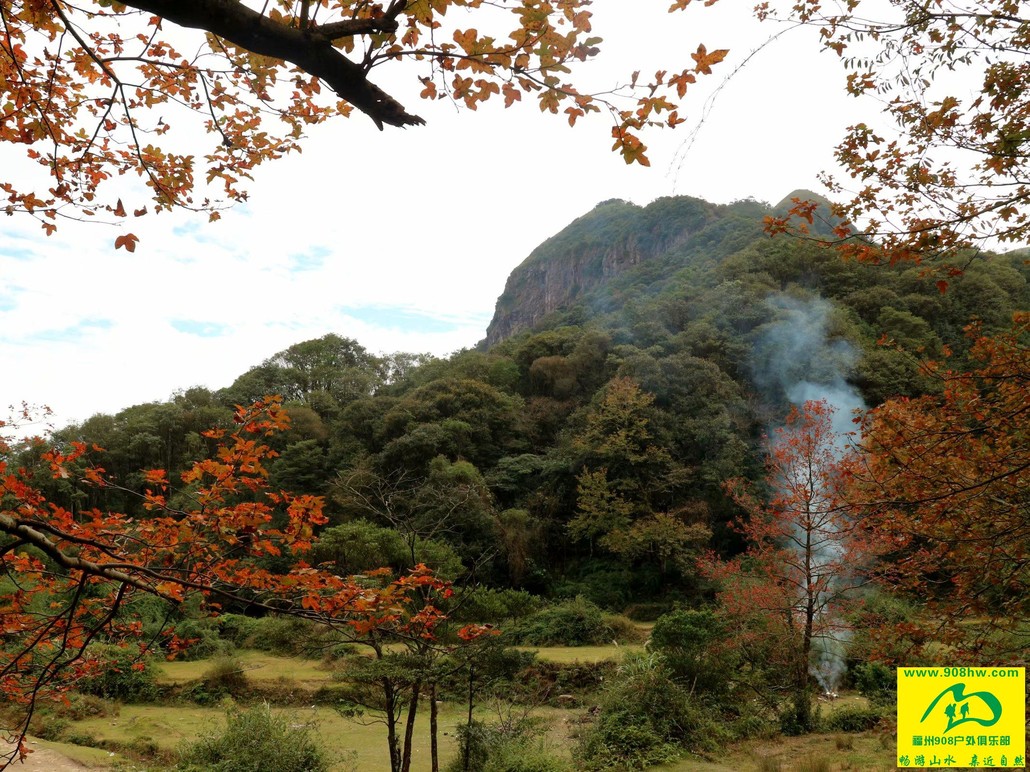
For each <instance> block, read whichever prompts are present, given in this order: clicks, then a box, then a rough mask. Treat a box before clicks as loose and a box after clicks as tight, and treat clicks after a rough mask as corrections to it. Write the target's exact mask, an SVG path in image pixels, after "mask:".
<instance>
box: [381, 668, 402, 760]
mask: <svg viewBox="0 0 1030 772" xmlns="http://www.w3.org/2000/svg"><path fill="white" fill-rule="evenodd" d="M382 683H383V699H384V701H385V704H386V741H387V742H388V743H389V745H390V772H401V748H400V744H399V743H398V740H397V693H396V692H395V691H394V688H393V682H392V681H391V680H390V679H389V678H384V679H383V681H382Z"/></svg>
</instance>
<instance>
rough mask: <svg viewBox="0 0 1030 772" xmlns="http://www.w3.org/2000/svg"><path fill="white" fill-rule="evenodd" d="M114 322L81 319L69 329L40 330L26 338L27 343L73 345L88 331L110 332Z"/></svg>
mask: <svg viewBox="0 0 1030 772" xmlns="http://www.w3.org/2000/svg"><path fill="white" fill-rule="evenodd" d="M112 327H114V322H112V321H111V320H110V319H83V320H82V321H81V322H79V323H78V324H74V325H72V326H71V327H61V328H58V329H55V330H41V331H40V332H37V333H33V334H32V335H29V336H28V338H26V342H27V343H32V342H36V343H74V342H76V341H79V340H82V339H83V338H84V337H85V335H86V333H87V332H89V331H90V330H110V329H111V328H112Z"/></svg>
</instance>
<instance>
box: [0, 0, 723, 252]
mask: <svg viewBox="0 0 1030 772" xmlns="http://www.w3.org/2000/svg"><path fill="white" fill-rule="evenodd" d="M589 5H590V3H589V2H588V0H562V1H561V2H558V3H553V2H549V1H548V0H524V1H523V2H519V3H514V4H507V3H505V4H501V3H491V2H484V0H418V1H417V2H408V1H407V0H389V2H385V1H383V2H366V1H365V0H345V1H344V2H330V0H275V2H270V3H264V4H261V3H246V2H242V1H240V0H230V1H222V0H134V1H133V2H128V3H120V2H110V1H109V0H89V1H88V2H86V3H81V4H77V5H76V4H71V3H67V2H63V0H54V1H53V2H39V1H37V0H2V2H0V84H2V87H0V88H2V90H0V95H2V97H3V99H2V100H0V141H2V142H7V143H13V144H16V145H21V146H23V147H24V148H25V153H26V155H27V156H28V158H29V159H30V160H32V161H34V162H36V163H38V164H39V165H41V166H42V167H43V168H44V169H45V170H46V173H47V174H48V175H49V177H50V186H49V187H48V189H46V190H32V189H29V188H27V187H26V186H25V183H24V182H19V181H17V180H15V179H0V190H2V191H3V193H4V195H5V197H6V199H7V204H6V206H5V207H4V210H5V211H6V212H7V213H8V214H11V213H14V212H26V213H29V214H30V215H32V216H34V217H36V218H37V219H38V220H39V221H40V222H41V224H42V226H43V228H44V229H45V230H46V231H47V233H52V232H53V230H54V228H55V227H56V222H57V220H58V218H59V217H62V216H71V217H83V216H87V217H92V216H103V217H106V218H108V219H113V220H116V221H117V220H121V219H123V218H127V217H130V215H131V216H133V217H140V216H143V215H145V214H147V212H148V211H160V210H164V209H169V208H171V207H176V206H178V207H187V208H192V209H200V210H205V211H208V212H209V213H210V216H211V218H212V219H215V218H217V217H218V208H219V207H220V206H221V205H222V204H223V203H225V202H230V203H231V202H234V201H240V200H243V199H245V198H246V196H247V190H246V182H247V181H248V180H249V179H250V178H251V175H252V174H253V171H254V169H255V168H256V167H257V166H259V165H260V164H262V163H264V162H266V161H270V160H275V159H277V158H281V157H282V156H284V155H285V154H287V153H290V152H294V151H299V150H300V148H301V142H302V138H303V136H304V132H305V131H306V130H307V129H308V128H309V127H311V126H314V125H316V124H320V123H323V122H325V121H327V120H330V119H332V118H336V117H340V116H347V115H349V114H351V112H352V111H354V110H357V111H359V112H361V113H364V114H365V115H367V116H368V117H369V118H370V119H371V120H372V121H373V122H375V124H376V125H377V126H378V127H379V128H380V129H382V128H383V127H384V126H396V127H405V126H417V125H419V124H422V123H424V122H425V121H424V120H423V118H421V117H420V116H418V115H416V114H414V113H411V112H409V111H408V108H407V107H406V106H405V105H403V104H401V102H400V101H398V99H396V98H394V97H393V96H391V95H390V94H388V93H386V92H385V91H384V90H383V89H381V88H380V87H379V86H377V85H376V84H375V83H374V82H373V79H374V77H375V74H376V73H377V72H378V71H379V70H380V68H384V69H387V70H395V69H396V70H399V71H401V72H408V73H410V77H411V79H412V80H413V81H415V82H416V83H421V92H420V96H421V97H422V98H423V99H428V100H436V99H445V100H450V101H451V102H453V103H454V104H455V105H460V106H463V107H466V108H468V109H470V110H475V109H476V108H477V107H478V106H479V105H481V104H483V103H484V102H487V101H489V100H490V99H492V98H497V99H500V100H503V102H504V105H505V106H506V107H510V106H512V105H514V104H515V103H516V102H520V101H523V99H527V100H529V99H532V100H533V101H535V102H536V104H537V105H538V107H539V109H540V110H542V111H544V112H549V113H553V114H556V115H561V116H563V117H564V118H565V119H566V120H567V121H568V122H569V124H575V123H576V122H577V121H578V120H579V119H580V118H583V117H584V116H586V115H587V114H589V113H603V114H605V115H607V116H608V118H609V120H610V122H611V132H612V136H613V138H614V149H615V150H616V151H618V152H619V153H621V154H622V156H623V157H624V158H625V160H626V162H627V163H640V164H644V165H646V164H647V163H648V159H647V155H646V146H645V145H644V143H643V141H642V139H641V132H642V131H643V130H645V129H647V128H649V127H660V126H666V127H672V126H676V125H677V124H679V123H681V122H682V121H683V118H682V117H681V116H680V114H679V106H678V102H679V100H681V99H682V98H683V97H684V95H685V94H686V91H687V89H688V87H689V86H690V84H692V83H694V82H695V80H696V79H697V77H698V76H700V75H707V74H710V73H711V72H712V67H713V66H714V65H716V64H718V63H719V62H720V61H721V60H722V59H723V58H724V57H725V56H726V53H727V51H726V50H725V49H721V50H712V51H709V50H708V49H707V48H706V47H705V46H704V45H701V46H699V47H698V48H697V50H696V52H694V53H693V54H691V56H692V61H691V63H690V64H689V65H688V66H686V67H685V68H682V67H681V69H679V70H676V69H669V70H662V71H659V72H657V73H655V74H654V75H653V77H647V76H641V75H640V73H635V74H633V75H632V76H631V77H628V85H626V86H622V87H619V89H618V90H612V91H609V92H605V93H590V92H588V91H587V90H585V89H580V88H578V87H577V85H576V83H575V81H574V77H573V73H574V68H575V66H576V65H577V64H579V63H582V62H585V61H587V60H589V59H591V58H593V57H595V56H597V55H598V53H599V52H600V45H601V43H602V39H601V37H599V36H598V35H597V34H596V32H595V31H594V30H593V28H592V24H591V12H590V10H589V8H588V6H589ZM685 5H686V3H678V4H677V6H675V7H674V8H673V9H670V10H675V9H676V7H683V6H685ZM684 56H685V55H684ZM204 134H206V135H207V136H208V142H207V143H206V145H205V144H203V143H202V141H201V140H200V137H202V136H203V135H204ZM198 142H199V143H200V144H198ZM126 174H129V175H132V176H137V177H139V178H141V179H142V181H143V182H144V183H145V185H146V186H147V187H148V188H149V193H150V201H149V203H144V202H140V203H139V205H138V206H135V205H134V206H128V207H127V206H125V205H123V203H122V201H121V200H120V199H118V200H114V199H115V197H114V196H111V197H110V198H108V197H107V196H105V194H104V190H105V189H106V188H107V187H109V185H108V184H107V183H109V182H110V181H111V180H113V179H116V178H118V177H120V176H122V175H126ZM202 181H205V182H206V183H208V184H213V186H214V187H213V191H214V192H213V193H212V194H211V195H210V196H209V195H207V194H199V193H198V192H197V189H198V188H199V187H201V186H202ZM126 239H127V237H125V236H122V237H120V240H119V243H118V244H117V245H116V246H117V247H125V248H126V249H128V250H129V251H132V249H133V247H134V246H135V238H132V239H131V240H126Z"/></svg>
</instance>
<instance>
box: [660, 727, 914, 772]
mask: <svg viewBox="0 0 1030 772" xmlns="http://www.w3.org/2000/svg"><path fill="white" fill-rule="evenodd" d="M849 737H851V738H853V741H854V742H853V748H852V749H850V750H838V749H837V735H825V734H815V735H807V736H804V737H780V738H777V739H776V740H765V741H761V742H751V743H741V744H739V745H736V746H733V747H731V748H728V749H727V750H726V753H725V754H724V756H723V757H722V758H719V759H712V760H707V759H697V758H683V759H680V760H679V761H677V762H675V763H673V764H666V765H664V766H661V767H654V770H655V772H765V771H766V770H775V769H779V770H783V772H787V771H788V770H793V771H794V772H800V771H801V770H806V769H818V768H819V766H818V762H825V763H826V764H828V766H829V768H830V769H831V770H835V771H836V770H841V771H843V770H855V772H859V770H860V771H861V772H886V771H887V770H894V769H895V768H896V767H895V758H894V740H893V738H891V739H890V742H889V743H887V744H886V747H885V744H884V741H883V740H881V737H880V735H879V734H877V733H875V732H866V733H864V734H856V735H849Z"/></svg>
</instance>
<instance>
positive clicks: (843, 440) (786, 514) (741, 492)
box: [705, 401, 865, 731]
mask: <svg viewBox="0 0 1030 772" xmlns="http://www.w3.org/2000/svg"><path fill="white" fill-rule="evenodd" d="M833 410H834V409H833V408H832V407H831V406H829V405H828V404H827V403H825V402H817V401H813V402H806V403H805V404H804V405H803V406H802V407H800V408H799V407H794V408H792V409H791V412H790V414H789V415H788V417H787V419H786V422H785V424H784V426H783V427H781V428H780V429H779V430H777V431H776V433H775V436H774V437H773V438H771V440H770V442H769V450H768V455H767V461H766V478H765V481H766V484H767V485H768V487H769V489H770V493H769V495H768V496H767V497H760V496H756V495H754V494H753V493H752V492H751V491H749V490H748V489H747V487H746V486H745V485H744V484H743V482H741V481H739V480H733V481H730V482H728V483H727V489H728V492H729V493H730V495H732V496H733V498H734V500H735V501H736V502H737V504H738V505H739V506H740V507H741V508H742V509H743V510H744V513H745V515H744V516H743V517H742V518H741V519H739V520H738V521H737V522H736V527H737V529H738V530H739V531H740V533H741V534H742V535H743V536H744V537H745V538H746V539H747V543H748V548H747V550H746V552H745V553H744V554H742V555H740V556H739V557H737V558H735V559H733V560H729V561H721V560H715V559H710V560H709V561H708V562H707V564H706V566H705V568H706V571H707V573H708V574H709V576H711V577H712V578H714V579H717V580H719V581H720V582H721V583H722V584H723V587H724V590H723V592H722V593H721V594H720V602H721V605H722V608H723V612H724V614H725V617H726V619H727V620H728V624H729V625H730V629H731V630H732V631H733V635H734V636H735V638H736V639H737V640H738V641H739V643H740V648H741V650H742V651H743V652H745V653H748V652H749V653H750V655H751V656H757V657H758V658H759V659H760V660H761V666H763V667H768V666H770V665H773V666H774V667H776V666H778V667H779V668H780V669H781V672H782V673H783V674H785V676H784V677H785V680H786V684H787V687H786V688H788V689H789V691H790V694H791V701H792V703H793V705H792V715H791V716H790V719H789V720H788V721H787V722H786V725H789V726H790V727H791V728H792V729H793V730H795V731H807V730H809V729H811V728H812V726H813V716H812V713H811V693H810V687H809V685H810V682H811V677H810V673H812V672H816V673H818V671H819V662H818V661H817V660H818V657H817V656H816V652H817V651H818V650H819V648H823V649H825V648H826V647H827V646H829V645H831V644H832V642H833V641H834V640H835V639H836V638H837V637H838V636H839V635H840V634H841V631H842V630H844V629H845V628H846V626H847V622H846V619H845V611H846V610H847V607H848V606H849V605H850V604H851V601H852V600H853V596H852V590H853V589H854V586H855V583H856V580H857V577H858V574H857V569H859V568H860V566H861V560H862V557H863V555H864V554H865V553H864V547H863V544H862V540H861V539H860V538H858V534H857V531H856V528H855V523H854V511H853V509H852V507H851V505H850V501H849V497H848V486H849V484H850V480H851V475H852V473H853V469H854V465H855V464H856V462H857V456H856V454H855V453H854V451H853V449H851V448H849V447H848V441H849V440H848V438H847V437H843V436H840V435H837V434H836V433H835V432H834V431H833V427H832V418H833ZM745 656H747V654H746V655H745Z"/></svg>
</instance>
